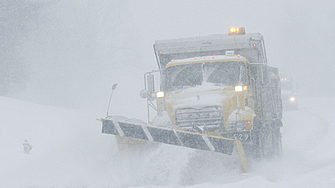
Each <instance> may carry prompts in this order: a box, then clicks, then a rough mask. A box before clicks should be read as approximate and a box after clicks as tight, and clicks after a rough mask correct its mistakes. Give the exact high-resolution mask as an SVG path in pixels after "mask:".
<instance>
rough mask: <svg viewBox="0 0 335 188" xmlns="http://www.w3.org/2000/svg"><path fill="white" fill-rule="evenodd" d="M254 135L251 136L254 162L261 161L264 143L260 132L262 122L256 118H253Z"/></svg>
mask: <svg viewBox="0 0 335 188" xmlns="http://www.w3.org/2000/svg"><path fill="white" fill-rule="evenodd" d="M253 127H254V130H253V132H254V134H253V139H252V141H253V147H252V148H253V151H252V156H253V158H254V159H256V160H261V159H262V158H263V157H264V142H263V135H262V132H261V127H262V122H261V121H260V120H259V118H258V117H255V118H254V126H253Z"/></svg>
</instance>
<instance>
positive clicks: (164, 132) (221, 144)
mask: <svg viewBox="0 0 335 188" xmlns="http://www.w3.org/2000/svg"><path fill="white" fill-rule="evenodd" d="M100 121H101V122H102V133H105V134H113V135H117V136H120V137H129V138H136V139H140V140H146V141H151V142H158V143H164V144H170V145H175V146H182V147H188V148H193V149H198V150H206V151H213V152H218V153H222V154H227V155H231V154H232V153H233V150H234V146H235V147H236V151H237V152H238V155H239V158H240V161H241V166H242V168H243V170H244V172H248V168H247V164H246V159H245V154H244V151H243V147H242V144H241V142H240V141H239V140H236V139H230V138H224V137H220V136H213V135H207V134H200V133H193V132H187V131H183V130H178V129H173V128H166V127H156V126H150V125H147V124H140V123H133V122H127V121H120V120H112V119H100Z"/></svg>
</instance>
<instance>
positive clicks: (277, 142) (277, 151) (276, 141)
mask: <svg viewBox="0 0 335 188" xmlns="http://www.w3.org/2000/svg"><path fill="white" fill-rule="evenodd" d="M272 134H273V155H274V156H281V155H282V140H281V133H280V127H277V126H275V127H273V130H272Z"/></svg>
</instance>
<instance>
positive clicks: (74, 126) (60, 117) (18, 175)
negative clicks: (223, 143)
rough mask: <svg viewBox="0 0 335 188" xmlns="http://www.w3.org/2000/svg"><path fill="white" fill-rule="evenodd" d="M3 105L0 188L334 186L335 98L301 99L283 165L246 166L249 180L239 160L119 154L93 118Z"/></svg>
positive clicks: (176, 150)
mask: <svg viewBox="0 0 335 188" xmlns="http://www.w3.org/2000/svg"><path fill="white" fill-rule="evenodd" d="M0 103H1V106H0V117H1V128H0V151H1V155H0V169H1V170H0V187H5V188H6V187H10V188H15V187H22V188H51V187H54V188H79V187H80V188H82V187H86V188H106V187H150V188H154V187H164V188H167V187H183V186H187V187H194V188H204V187H225V188H226V187H228V188H229V187H335V175H334V172H335V147H334V143H335V137H334V135H335V124H334V120H333V113H334V106H335V98H306V99H300V101H299V110H297V111H285V112H284V118H283V124H284V127H283V128H282V135H283V156H282V158H281V159H273V160H263V161H261V162H257V163H253V164H249V167H250V172H249V173H248V174H243V173H241V170H240V167H239V163H238V161H237V160H236V156H234V155H232V156H225V155H221V154H217V153H211V152H202V151H195V150H192V149H188V148H181V147H176V146H167V145H149V146H148V147H144V148H141V149H138V150H128V151H122V152H118V149H117V146H116V141H115V138H114V136H112V135H106V134H102V133H101V122H99V121H96V118H99V117H96V114H92V113H90V112H88V111H82V110H71V109H63V108H57V107H51V106H42V105H37V104H33V103H29V102H25V101H19V100H15V99H11V98H6V97H0ZM101 116H103V114H101ZM25 139H27V141H28V142H29V144H31V145H32V146H33V148H32V150H31V151H30V153H29V154H25V153H24V152H23V145H22V144H23V142H24V141H25Z"/></svg>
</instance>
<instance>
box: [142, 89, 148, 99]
mask: <svg viewBox="0 0 335 188" xmlns="http://www.w3.org/2000/svg"><path fill="white" fill-rule="evenodd" d="M149 94H150V93H149V91H147V90H145V89H142V90H141V91H140V96H141V97H142V98H144V99H146V98H148V97H149Z"/></svg>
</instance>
